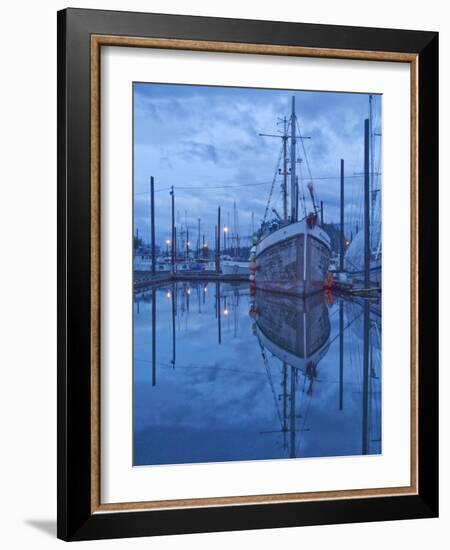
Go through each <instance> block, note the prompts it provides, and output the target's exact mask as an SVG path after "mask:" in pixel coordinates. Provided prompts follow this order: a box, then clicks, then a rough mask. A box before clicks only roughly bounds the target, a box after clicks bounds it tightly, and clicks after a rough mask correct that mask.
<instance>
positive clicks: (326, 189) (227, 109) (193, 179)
mask: <svg viewBox="0 0 450 550" xmlns="http://www.w3.org/2000/svg"><path fill="white" fill-rule="evenodd" d="M293 95H295V98H296V107H297V116H298V121H299V125H300V131H301V133H302V134H303V135H306V136H311V139H310V140H305V141H304V145H305V148H306V154H307V158H308V161H309V165H310V168H311V173H312V176H313V182H314V188H315V191H316V194H317V197H318V199H319V200H323V201H324V212H325V216H324V217H325V221H326V222H327V221H328V222H330V221H333V222H336V221H338V218H339V177H338V176H339V162H340V158H344V159H345V166H346V174H347V175H348V176H351V177H349V178H348V179H347V180H346V209H347V215H346V221H347V223H348V224H351V223H352V222H353V223H354V222H355V220H356V219H357V218H358V217H360V215H361V212H362V209H361V208H362V183H363V181H362V177H360V176H356V177H355V174H360V173H361V172H362V171H363V160H364V159H363V151H364V150H363V147H364V142H363V132H364V119H365V118H367V117H368V114H369V96H368V95H366V94H354V93H331V92H310V91H290V90H266V89H253V88H225V87H210V86H189V85H172V84H147V83H135V84H134V193H135V210H134V215H135V230H136V227H137V228H138V229H139V234H140V235H141V236H143V238H144V240H145V241H148V239H149V217H148V212H149V180H150V176H154V178H155V189H156V195H155V210H156V228H157V242H158V243H159V244H162V243H163V242H164V241H165V240H166V239H168V238H170V212H171V211H170V196H169V191H168V190H167V188H168V187H169V186H171V185H174V186H175V201H176V204H175V211H176V220H177V221H178V222H179V223H184V220H185V216H186V215H187V222H188V225H189V227H190V231H192V233H191V235H192V236H193V240H195V239H196V238H197V223H198V222H197V220H198V218H201V226H202V227H201V233H202V234H205V235H206V239H207V242H208V243H209V244H210V245H212V241H213V235H214V225H215V223H216V217H217V206H218V205H220V206H221V208H222V220H223V221H224V222H225V223H227V222H228V219H230V221H231V224H232V223H233V203H234V202H236V206H237V209H238V221H239V232H240V235H241V237H243V236H245V235H249V233H250V227H251V215H252V212H253V213H254V219H255V226H256V227H258V225H259V222H260V220H261V219H262V218H263V215H264V210H265V206H266V203H267V199H268V197H269V191H270V186H271V182H272V179H273V176H274V173H275V169H276V165H277V160H278V156H279V152H280V147H281V139H276V138H265V137H260V136H259V135H258V134H259V133H269V134H276V133H277V132H278V130H279V129H281V126H277V119H278V118H280V117H283V116H285V115H286V117H289V114H290V109H291V99H292V96H293ZM380 111H381V98H380V97H379V96H378V97H377V98H376V100H375V101H374V117H373V120H374V127H373V130H374V132H376V133H381V127H380ZM374 146H375V155H374V157H375V159H376V165H375V171H380V167H379V158H380V154H379V152H378V151H379V147H380V138H379V137H378V138H375V139H374ZM298 156H300V157H301V158H304V153H303V151H302V150H301V149H300V150H299V151H298ZM302 166H303V167H305V163H303V164H302ZM302 174H303V175H304V180H303V181H304V185H305V186H306V183H307V182H308V181H310V178H309V176H307V172H306V168H303V169H302ZM324 177H325V178H330V177H332V178H334V179H320V178H324ZM315 178H317V179H315ZM280 183H281V177H278V178H277V180H276V184H275V188H274V193H273V198H272V202H271V206H273V207H275V208H277V209H278V210H279V211H280V212H281V193H280ZM243 184H244V185H243ZM182 188H183V189H182ZM310 208H311V206H310V205H309V203H308V210H309V209H310ZM301 211H302V207H301V206H300V212H301Z"/></svg>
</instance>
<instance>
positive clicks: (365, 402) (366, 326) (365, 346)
mask: <svg viewBox="0 0 450 550" xmlns="http://www.w3.org/2000/svg"><path fill="white" fill-rule="evenodd" d="M363 331H364V332H363V335H364V343H363V403H362V409H363V410H362V454H363V455H366V454H367V453H368V450H369V430H368V417H369V414H368V413H369V410H368V409H369V339H370V304H369V300H364V325H363Z"/></svg>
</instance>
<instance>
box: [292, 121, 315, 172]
mask: <svg viewBox="0 0 450 550" xmlns="http://www.w3.org/2000/svg"><path fill="white" fill-rule="evenodd" d="M296 125H297V130H298V133H299V136H301V135H302V133H301V132H300V124H299V122H298V118H297V119H296ZM300 142H301V144H302V149H303V155H304V157H305V162H306V168H307V169H308V173H309V178H310V180H311V183H313V181H314V179H313V177H312V172H311V167H310V165H309V159H308V155H307V153H306V148H305V143H304V140H303V139H301V138H300ZM294 161H295V159H294Z"/></svg>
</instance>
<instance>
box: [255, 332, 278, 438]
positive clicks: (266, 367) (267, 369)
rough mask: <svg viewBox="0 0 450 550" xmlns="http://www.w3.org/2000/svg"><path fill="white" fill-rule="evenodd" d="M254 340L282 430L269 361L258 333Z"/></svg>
mask: <svg viewBox="0 0 450 550" xmlns="http://www.w3.org/2000/svg"><path fill="white" fill-rule="evenodd" d="M256 338H257V339H258V344H259V347H260V350H261V355H262V358H263V363H264V367H265V369H266V374H267V378H268V379H269V385H270V389H271V390H272V396H273V401H274V403H275V410H276V411H277V416H278V420H279V422H280V428H281V429H283V420H282V418H281V413H280V409H279V407H278V400H277V396H276V392H275V387H274V385H273V378H272V374H271V373H270V367H269V360H268V359H267V355H266V350H265V349H264V345H263V343H262V341H261V338H260V337H259V334H258V332H256Z"/></svg>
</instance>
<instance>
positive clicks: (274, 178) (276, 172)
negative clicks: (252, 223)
mask: <svg viewBox="0 0 450 550" xmlns="http://www.w3.org/2000/svg"><path fill="white" fill-rule="evenodd" d="M282 154H283V145H281V147H280V153H279V155H278V160H277V164H276V166H275V172H274V174H273V179H272V185H271V187H270V193H269V198H268V200H267V204H266V210H265V212H264V217H263V223H265V221H266V218H267V213H268V212H269V207H270V201H271V199H272V194H273V189H274V187H275V182H276V179H277V175H278V166H279V164H280V160H281V155H282Z"/></svg>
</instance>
